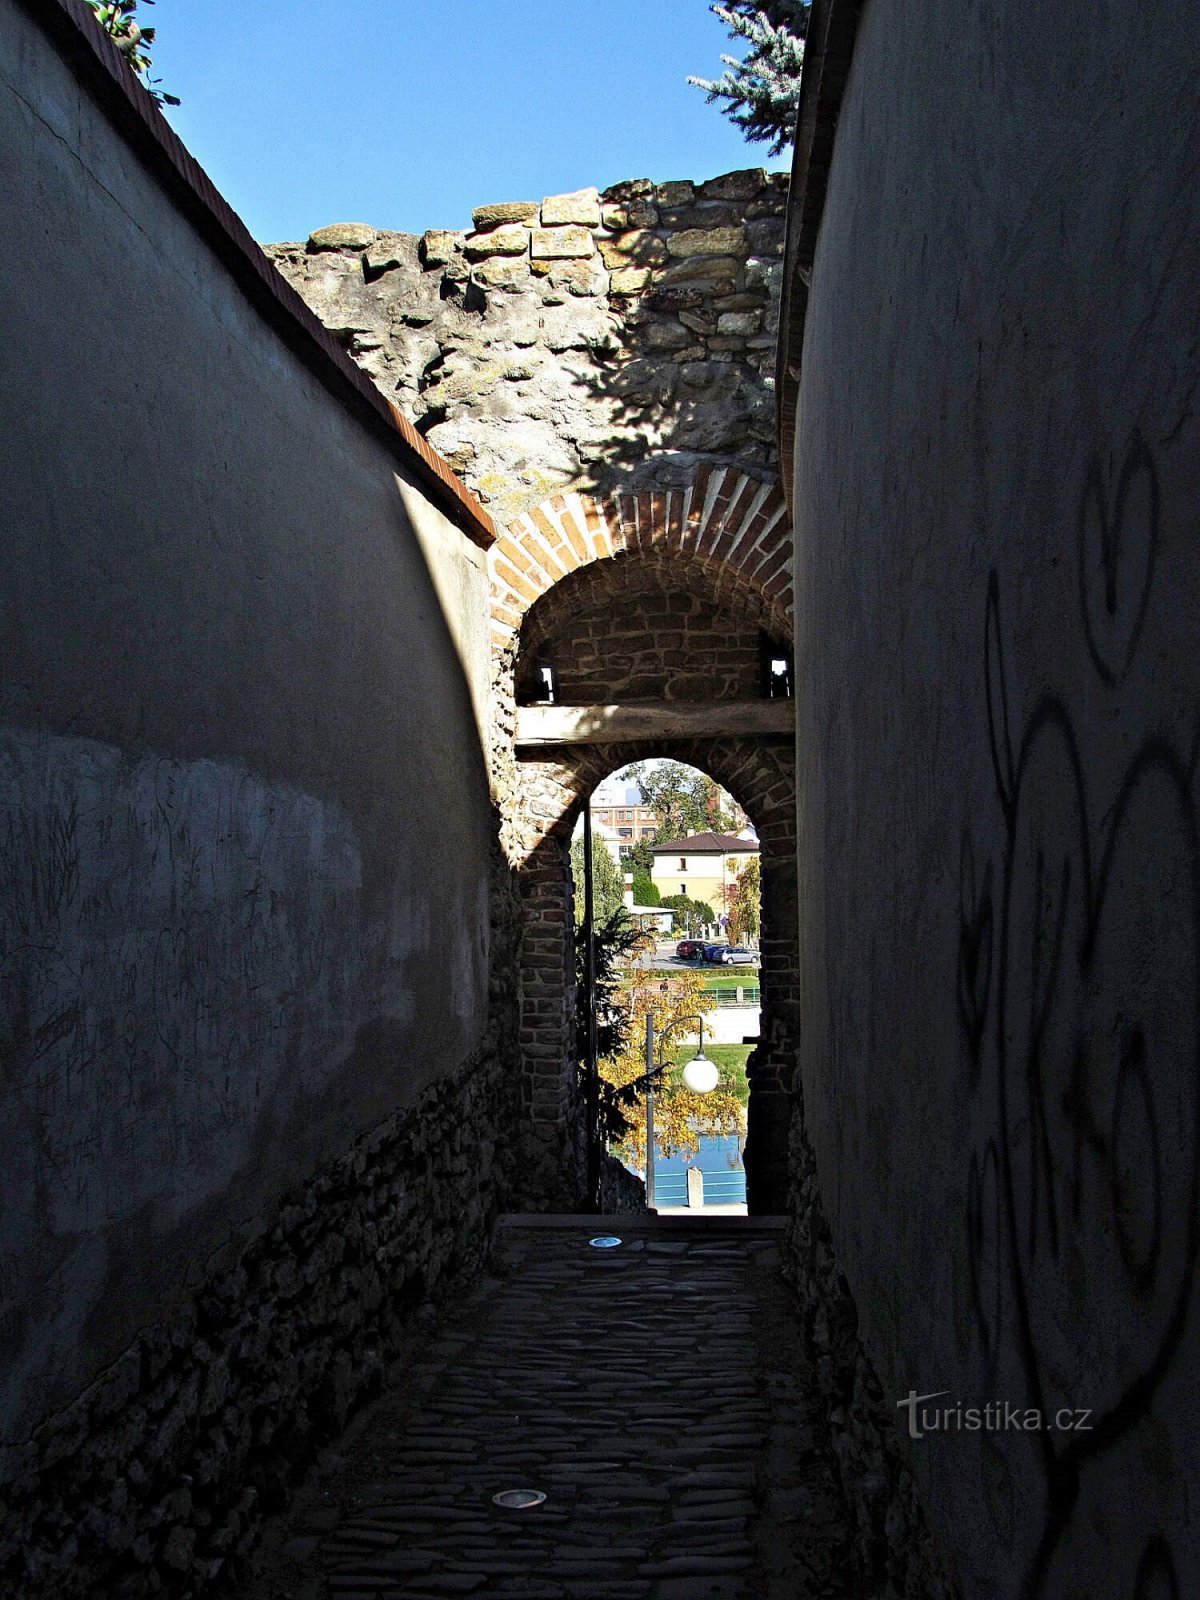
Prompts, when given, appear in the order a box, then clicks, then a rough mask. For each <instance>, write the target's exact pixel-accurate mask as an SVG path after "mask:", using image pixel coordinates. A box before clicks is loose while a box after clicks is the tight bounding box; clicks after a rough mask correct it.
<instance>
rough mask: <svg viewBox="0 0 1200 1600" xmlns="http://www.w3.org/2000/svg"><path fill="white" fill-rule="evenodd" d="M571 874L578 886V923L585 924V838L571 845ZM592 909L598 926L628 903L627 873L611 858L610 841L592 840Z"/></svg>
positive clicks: (576, 904) (575, 887) (576, 922)
mask: <svg viewBox="0 0 1200 1600" xmlns="http://www.w3.org/2000/svg"><path fill="white" fill-rule="evenodd" d="M571 878H572V882H573V884H574V889H575V926H576V927H577V928H578V927H581V926H582V924H583V840H582V839H580V840H578V842H577V843H575V844H573V845H572V846H571ZM592 902H593V903H592V911H593V915H594V917H595V922H596V926H597V927H599V925H600V924H601V923H602V922H607V921H608V919H609V918H610V917H611V916H613V915H614V914H615V913H616V912H618V911H620V910H621V909H622V908H623V906H624V904H625V874H624V873H623V872H622V871H621V869H620V867H618V866H617V864H616V862H615V861H614V860H613V858H612V853H611V851H610V850H609V848H608V846H607V845H604V844H601V842H600V840H599V839H593V840H592Z"/></svg>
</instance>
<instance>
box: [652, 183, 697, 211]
mask: <svg viewBox="0 0 1200 1600" xmlns="http://www.w3.org/2000/svg"><path fill="white" fill-rule="evenodd" d="M654 198H655V199H656V200H657V201H658V203H659V205H660V206H688V205H691V203H692V201H693V200H694V199H695V198H696V185H695V184H694V183H691V182H689V181H688V180H687V179H685V180H683V182H680V183H660V184H659V186H658V188H657V189H655V191H654Z"/></svg>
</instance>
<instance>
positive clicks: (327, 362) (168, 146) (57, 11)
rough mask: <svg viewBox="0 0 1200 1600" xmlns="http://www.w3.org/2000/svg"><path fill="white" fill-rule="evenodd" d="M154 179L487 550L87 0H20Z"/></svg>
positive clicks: (488, 526)
mask: <svg viewBox="0 0 1200 1600" xmlns="http://www.w3.org/2000/svg"><path fill="white" fill-rule="evenodd" d="M18 3H19V4H20V5H21V6H22V7H23V8H24V9H25V10H26V11H27V12H28V13H29V14H30V16H31V17H32V18H33V20H34V21H35V22H36V23H37V24H38V25H39V26H40V27H41V28H42V29H43V31H44V32H46V33H47V34H48V35H49V36H50V37H51V39H52V40H53V42H54V43H55V45H56V47H58V48H59V49H60V50H61V51H62V53H63V55H64V58H65V59H66V61H67V63H68V65H69V66H70V67H71V69H72V71H74V72H75V74H76V76H77V77H78V78H79V79H80V81H81V82H82V83H83V84H84V87H85V88H86V89H88V90H89V91H90V92H91V93H92V94H93V96H94V98H95V99H96V101H97V103H98V104H99V106H100V107H101V109H102V110H103V111H104V113H105V115H107V116H108V118H109V120H110V121H111V122H113V124H114V125H115V126H116V127H117V129H118V131H119V132H120V133H121V135H122V136H123V137H124V138H125V139H126V140H127V141H128V142H129V144H130V145H131V146H132V147H133V148H134V150H135V151H136V153H137V154H138V156H139V157H140V158H141V159H142V160H143V161H144V162H145V164H146V165H147V166H148V167H149V168H150V169H151V171H152V172H153V173H154V174H155V176H156V177H158V178H160V179H162V178H163V177H164V176H165V177H166V179H167V180H168V182H169V183H171V184H172V186H173V187H174V189H175V194H174V196H173V198H174V199H176V201H177V202H180V203H181V204H182V206H183V208H184V209H185V210H187V211H189V212H190V213H191V216H192V219H193V221H195V222H196V223H197V224H198V225H199V228H200V231H202V233H203V234H204V235H205V237H206V240H207V242H208V243H209V244H210V246H212V247H213V248H214V249H215V251H216V253H217V255H218V256H219V257H220V258H221V260H222V261H223V263H224V264H225V266H226V267H227V268H228V269H229V270H230V272H231V274H232V275H233V277H234V278H235V280H236V281H237V283H238V286H239V288H241V290H242V291H243V293H245V294H246V296H247V298H248V299H249V300H250V301H251V303H252V304H253V305H254V307H255V309H256V310H258V311H259V312H260V314H262V315H263V316H264V317H265V318H266V319H267V320H269V321H271V322H272V323H273V325H274V327H275V329H276V331H277V332H278V333H279V334H280V335H281V337H282V338H283V339H284V340H285V342H286V343H287V344H288V345H289V346H290V347H291V349H292V351H293V353H294V354H295V355H297V356H298V357H299V358H300V359H301V360H303V361H304V362H306V364H307V365H308V366H309V367H310V368H311V369H312V371H313V372H314V374H315V375H316V377H317V378H318V379H319V380H320V381H321V382H322V383H323V384H324V385H325V387H326V388H327V389H328V390H329V391H330V393H331V394H332V395H333V396H334V398H335V399H337V400H338V401H340V402H341V403H342V404H343V405H344V406H346V407H347V409H349V410H352V411H353V412H355V413H356V414H357V415H358V416H359V417H360V418H361V419H362V420H363V421H364V422H366V423H368V424H369V425H373V426H374V428H375V430H376V432H377V433H379V434H381V435H382V436H383V437H384V438H385V440H386V441H387V442H388V443H389V444H390V445H391V446H392V448H394V449H396V450H397V452H398V454H399V455H400V457H401V459H402V461H403V462H404V464H405V465H406V466H408V467H409V468H410V470H411V471H412V472H413V474H414V476H416V477H417V478H418V479H419V480H420V481H421V483H422V485H423V486H424V487H425V488H426V489H427V490H428V491H429V493H430V497H431V499H433V501H434V502H435V503H436V504H437V505H438V508H439V509H440V510H441V511H443V512H444V513H445V514H446V515H447V516H448V517H449V518H450V520H451V521H452V522H453V523H454V524H455V526H456V527H458V528H459V529H460V530H461V531H462V532H463V533H464V534H465V535H466V536H467V538H469V539H470V540H471V541H472V542H473V543H474V544H476V545H478V546H479V547H480V548H481V549H484V550H486V549H488V548H490V546H491V545H492V544H493V543H494V542H495V540H496V537H497V535H496V526H495V523H494V522H493V521H492V518H491V517H490V516H489V515H488V513H487V512H486V511H485V510H484V509H483V507H482V506H481V505H480V503H479V501H478V500H477V499H476V498H475V496H474V495H473V494H472V493H471V491H470V490H469V489H468V488H467V487H466V485H465V484H464V483H463V482H462V480H461V479H460V478H459V477H458V476H457V475H456V474H455V472H454V471H453V469H452V468H451V467H450V466H449V464H448V463H447V462H446V461H445V460H444V459H443V458H442V457H441V456H440V455H439V454H438V453H437V451H436V450H435V449H434V448H433V446H432V445H430V444H429V443H428V442H427V441H426V440H425V439H423V438H422V437H421V435H420V434H419V433H418V432H417V430H416V428H414V427H413V425H412V423H411V422H409V420H408V418H407V417H406V416H404V414H403V413H402V412H401V411H400V409H399V407H398V406H396V405H394V404H393V403H392V401H390V400H389V399H388V398H387V396H386V395H384V394H382V393H381V392H380V390H379V389H377V388H376V387H375V385H374V383H372V381H371V379H370V378H368V377H367V375H366V373H365V372H363V371H362V370H361V369H360V368H359V367H358V366H356V365H355V363H354V362H353V361H352V360H351V359H350V357H349V356H348V355H347V354H346V352H345V351H344V350H343V349H342V347H341V346H340V345H339V344H338V343H337V341H336V340H335V339H334V338H333V336H332V334H331V333H330V332H329V330H328V329H327V328H326V327H324V326H323V324H322V323H321V322H320V321H319V320H318V318H317V317H316V316H315V315H314V313H313V312H312V311H310V309H309V308H308V306H307V305H306V304H305V303H304V301H303V300H302V299H301V297H300V295H299V294H297V292H296V291H295V290H294V289H293V288H292V286H291V285H290V284H289V283H288V282H287V281H286V280H285V279H284V277H283V276H282V275H281V274H280V273H279V272H278V271H277V270H276V268H275V266H274V263H273V262H271V261H270V260H269V259H268V258H267V256H266V255H265V254H264V253H263V251H262V250H261V249H260V247H259V245H258V244H257V243H256V241H255V240H254V239H253V238H252V237H251V236H250V232H249V230H248V229H247V227H246V225H245V223H244V222H243V221H242V219H241V218H240V217H239V216H238V215H237V213H236V212H235V211H234V209H233V207H232V206H231V205H230V204H229V202H228V201H227V200H226V199H225V198H224V197H223V195H221V193H220V192H219V191H218V189H217V188H216V186H215V184H214V183H213V182H212V179H211V178H210V177H209V176H208V174H207V173H206V172H205V171H204V169H203V167H202V166H201V165H200V163H199V162H198V161H197V160H196V158H195V157H194V156H193V155H192V154H191V152H190V151H189V150H188V149H187V146H186V145H185V144H184V143H183V141H182V140H181V139H180V138H179V136H178V135H177V134H176V133H175V131H174V130H173V129H172V128H171V127H170V126H169V124H168V123H167V121H166V119H165V118H164V117H163V115H162V113H161V111H160V110H159V108H158V106H157V104H156V103H155V101H154V98H153V96H152V95H151V94H150V93H149V91H148V90H147V89H145V88H143V86H142V85H141V84H140V83H139V82H138V80H137V78H136V77H135V75H134V74H133V73H132V72H131V71H130V70H129V68H128V66H127V65H126V64H125V61H124V58H123V57H122V55H121V53H120V51H119V50H118V49H117V47H116V45H115V44H114V43H113V42H112V40H111V39H110V38H109V37H108V36H107V35H106V34H105V32H104V30H103V29H102V28H100V27H99V26H98V24H97V23H96V20H95V18H94V17H93V15H92V13H91V11H90V9H89V8H88V6H87V5H86V3H85V0H18Z"/></svg>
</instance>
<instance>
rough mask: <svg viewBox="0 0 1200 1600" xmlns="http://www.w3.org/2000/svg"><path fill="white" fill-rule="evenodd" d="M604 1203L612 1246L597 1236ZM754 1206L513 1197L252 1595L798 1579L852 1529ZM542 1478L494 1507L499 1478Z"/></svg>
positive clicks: (502, 1484) (318, 1479) (773, 1240)
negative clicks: (726, 1208)
mask: <svg viewBox="0 0 1200 1600" xmlns="http://www.w3.org/2000/svg"><path fill="white" fill-rule="evenodd" d="M614 1222H615V1223H616V1225H617V1228H618V1232H619V1234H620V1237H621V1243H620V1244H619V1245H616V1246H613V1247H610V1248H602V1247H596V1246H595V1245H593V1244H591V1243H590V1241H591V1240H592V1239H594V1238H596V1237H597V1228H598V1226H599V1227H605V1228H607V1227H609V1226H611V1225H613V1224H614ZM781 1227H782V1223H781V1222H779V1221H777V1220H775V1219H770V1218H767V1219H763V1218H754V1219H746V1218H741V1217H738V1218H725V1217H722V1218H704V1219H668V1218H662V1217H659V1218H654V1217H645V1216H643V1217H637V1218H633V1217H622V1218H620V1219H613V1218H606V1219H605V1218H599V1219H598V1218H594V1217H593V1218H587V1217H579V1216H570V1217H546V1216H542V1217H515V1218H514V1217H509V1218H505V1219H502V1222H501V1225H500V1227H499V1228H498V1230H497V1243H496V1248H495V1251H494V1255H493V1260H492V1263H491V1272H490V1274H488V1275H485V1276H482V1277H480V1278H479V1279H477V1280H476V1283H475V1285H474V1287H473V1288H472V1290H471V1292H469V1293H468V1294H466V1295H464V1296H462V1297H458V1296H455V1297H451V1298H450V1299H448V1301H447V1303H446V1304H445V1306H444V1307H443V1310H442V1311H441V1313H440V1315H439V1316H438V1317H437V1319H436V1321H434V1322H433V1324H432V1326H428V1325H427V1326H425V1327H423V1328H422V1329H421V1332H420V1335H419V1342H418V1340H414V1353H413V1359H412V1360H411V1363H406V1362H403V1361H401V1362H398V1363H396V1364H395V1365H394V1367H393V1369H392V1371H393V1373H394V1374H395V1376H394V1378H393V1380H392V1382H391V1383H390V1384H389V1386H388V1387H387V1388H386V1390H385V1392H384V1394H383V1396H382V1397H381V1398H380V1399H379V1400H378V1401H376V1402H375V1403H374V1404H372V1405H370V1406H368V1407H367V1408H366V1410H365V1411H364V1412H363V1413H362V1415H361V1416H360V1417H359V1419H358V1420H357V1421H356V1422H355V1423H353V1424H352V1425H351V1428H350V1430H349V1432H348V1433H347V1434H346V1436H345V1437H344V1438H342V1439H341V1440H339V1441H338V1442H337V1444H336V1445H335V1446H333V1447H332V1448H330V1449H329V1450H327V1451H326V1452H325V1453H324V1454H323V1455H322V1457H321V1458H320V1460H319V1462H318V1465H317V1467H316V1468H315V1469H314V1471H313V1473H312V1474H311V1475H310V1477H309V1480H308V1482H307V1483H306V1485H305V1486H304V1488H303V1489H302V1490H301V1492H300V1493H299V1495H298V1496H297V1499H296V1501H295V1503H294V1505H293V1507H292V1509H291V1511H290V1513H289V1514H288V1515H286V1516H284V1517H281V1518H279V1519H278V1520H277V1521H276V1523H275V1524H274V1525H272V1526H269V1528H268V1532H267V1536H266V1538H265V1540H264V1543H263V1545H262V1547H261V1548H260V1550H259V1552H258V1555H257V1558H256V1562H255V1572H254V1577H253V1579H252V1581H251V1582H250V1583H249V1584H247V1585H246V1586H244V1587H241V1588H239V1590H238V1593H239V1594H240V1595H241V1596H243V1597H244V1600H325V1597H331V1600H332V1597H337V1600H402V1597H409V1596H411V1597H413V1600H416V1597H418V1596H438V1595H453V1594H475V1593H477V1594H481V1595H482V1594H486V1595H488V1596H492V1595H495V1596H502V1595H503V1596H514V1597H516V1596H520V1597H521V1600H568V1597H574V1596H580V1597H583V1596H587V1597H589V1600H606V1597H607V1600H640V1597H645V1600H650V1597H653V1600H807V1597H810V1596H811V1597H816V1596H833V1595H846V1594H849V1593H852V1592H853V1591H852V1590H850V1589H847V1588H846V1587H844V1572H845V1561H844V1553H845V1544H846V1539H847V1534H848V1528H847V1524H846V1521H845V1512H844V1506H843V1504H842V1501H841V1499H840V1496H839V1493H838V1490H837V1487H836V1478H835V1473H834V1469H833V1464H832V1461H831V1458H830V1457H829V1456H828V1455H827V1454H826V1453H825V1452H824V1451H823V1449H822V1447H821V1433H820V1430H819V1429H818V1428H817V1426H816V1425H815V1422H816V1417H815V1407H814V1406H813V1395H814V1393H815V1385H814V1382H813V1374H812V1369H811V1367H810V1366H809V1364H808V1363H807V1361H806V1359H805V1356H804V1352H803V1349H802V1343H801V1337H800V1325H799V1322H798V1320H797V1318H796V1315H795V1310H794V1302H793V1299H792V1296H791V1294H790V1291H789V1290H788V1287H787V1285H786V1284H785V1283H784V1282H783V1280H782V1278H781V1277H780V1274H779V1270H778V1264H779V1250H778V1239H779V1232H780V1229H781ZM514 1489H515V1490H535V1491H537V1492H538V1493H540V1494H544V1496H545V1500H544V1502H543V1503H540V1504H538V1505H537V1506H536V1507H533V1508H529V1509H506V1508H504V1507H502V1506H500V1505H497V1504H496V1503H495V1498H494V1497H495V1496H496V1495H498V1494H503V1493H504V1492H505V1491H506V1490H514Z"/></svg>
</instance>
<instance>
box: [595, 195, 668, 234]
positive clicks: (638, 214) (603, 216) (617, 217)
mask: <svg viewBox="0 0 1200 1600" xmlns="http://www.w3.org/2000/svg"><path fill="white" fill-rule="evenodd" d="M600 220H601V222H603V224H604V226H605V227H606V228H611V229H612V230H613V232H614V233H624V232H625V231H626V230H627V229H629V228H657V227H658V207H657V206H656V205H654V204H653V202H652V201H650V200H626V201H624V202H623V203H622V204H621V205H615V206H602V207H601V210H600Z"/></svg>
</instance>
